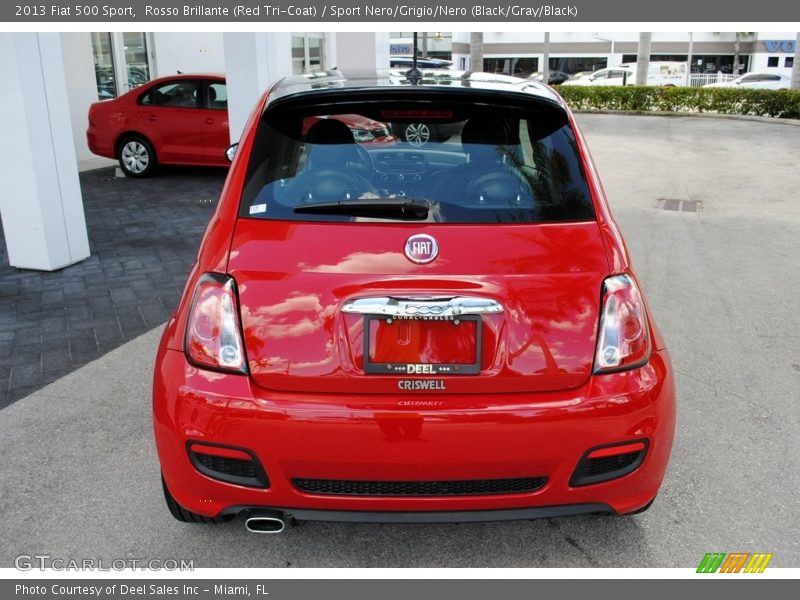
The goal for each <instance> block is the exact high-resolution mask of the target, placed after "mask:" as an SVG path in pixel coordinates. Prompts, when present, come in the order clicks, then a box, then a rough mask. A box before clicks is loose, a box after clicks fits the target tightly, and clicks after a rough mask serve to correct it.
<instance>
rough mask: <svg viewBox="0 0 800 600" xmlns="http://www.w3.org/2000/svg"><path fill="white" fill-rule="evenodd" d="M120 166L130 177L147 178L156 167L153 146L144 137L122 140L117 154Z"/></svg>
mask: <svg viewBox="0 0 800 600" xmlns="http://www.w3.org/2000/svg"><path fill="white" fill-rule="evenodd" d="M117 158H118V159H119V166H120V168H121V169H122V170H123V172H124V173H125V174H126V175H128V176H129V177H147V176H148V175H152V174H153V171H154V170H155V167H156V153H155V151H154V150H153V146H152V145H151V144H150V142H148V141H147V140H146V139H144V138H143V137H139V136H133V137H128V138H125V139H124V140H122V142H121V143H120V144H119V151H118V152H117Z"/></svg>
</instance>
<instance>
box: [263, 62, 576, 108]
mask: <svg viewBox="0 0 800 600" xmlns="http://www.w3.org/2000/svg"><path fill="white" fill-rule="evenodd" d="M421 72H422V80H421V81H419V82H417V83H415V82H412V81H411V80H410V79H409V78H408V77H407V76H406V70H405V69H389V70H385V71H348V73H346V74H345V73H342V72H340V71H338V70H336V69H333V70H330V71H323V72H320V73H312V74H307V75H295V76H292V77H286V78H284V79H282V80H280V81H279V82H278V83H277V84H276V86H275V87H274V88H273V89H272V92H271V93H270V96H269V99H268V101H267V105H268V106H269V104H271V103H273V102H275V101H276V100H279V99H288V98H290V97H293V96H296V95H300V94H302V95H304V96H305V95H309V94H313V95H316V94H318V93H319V94H320V95H325V96H328V95H330V94H333V95H335V94H336V93H337V92H339V91H341V92H342V93H343V94H346V93H348V92H354V91H357V90H363V91H365V92H366V91H368V90H373V91H374V90H376V89H381V88H384V89H386V90H387V91H388V90H389V89H392V90H393V91H394V90H397V92H398V93H402V92H400V90H402V89H407V90H408V93H409V94H411V93H413V91H414V90H417V92H419V91H421V90H423V89H424V90H426V91H434V90H441V91H442V92H450V91H451V90H452V91H453V92H455V93H458V92H459V90H462V91H466V92H473V93H475V92H478V93H487V92H489V93H497V94H501V95H504V96H506V97H508V96H515V97H517V98H525V97H527V98H536V99H539V100H543V101H545V102H546V103H548V104H553V105H558V106H562V101H561V98H560V97H559V96H558V95H557V94H556V93H555V92H554V91H553V90H552V89H551V88H549V87H547V86H545V85H542V84H541V83H539V82H536V81H532V80H528V79H520V78H518V77H510V76H508V75H502V74H495V73H478V72H472V71H452V70H445V69H430V70H427V69H421Z"/></svg>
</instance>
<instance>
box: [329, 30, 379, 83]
mask: <svg viewBox="0 0 800 600" xmlns="http://www.w3.org/2000/svg"><path fill="white" fill-rule="evenodd" d="M335 65H336V68H337V69H339V70H340V71H342V72H343V73H344V74H345V75H347V72H348V71H353V70H361V71H363V70H375V69H388V68H389V34H388V33H387V32H380V31H379V32H377V33H355V32H344V33H343V32H340V33H337V34H336V62H335Z"/></svg>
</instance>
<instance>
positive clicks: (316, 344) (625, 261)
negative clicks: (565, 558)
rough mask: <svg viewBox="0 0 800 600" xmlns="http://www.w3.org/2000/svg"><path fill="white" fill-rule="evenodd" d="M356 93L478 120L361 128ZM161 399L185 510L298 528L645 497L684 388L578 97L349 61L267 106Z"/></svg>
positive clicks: (625, 502) (636, 505)
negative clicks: (406, 132)
mask: <svg viewBox="0 0 800 600" xmlns="http://www.w3.org/2000/svg"><path fill="white" fill-rule="evenodd" d="M337 114H338V115H361V116H363V117H364V118H365V119H370V120H374V121H378V122H383V123H389V122H390V123H400V124H402V123H404V122H407V123H420V122H428V123H431V124H432V125H436V124H447V125H457V127H454V129H457V130H459V131H460V134H459V135H457V136H453V137H451V138H450V139H448V140H447V141H439V142H437V141H431V142H429V143H428V144H426V145H425V146H424V147H417V146H414V145H411V144H409V143H406V142H398V143H395V144H390V145H360V144H358V143H356V140H355V139H354V136H353V133H352V131H351V130H350V128H348V127H347V126H346V125H345V124H344V123H343V122H342V121H341V120H339V119H336V118H335V117H336V115H337ZM331 117H333V118H331ZM153 411H154V422H155V438H156V443H157V447H158V454H159V457H160V461H161V468H162V473H163V482H164V493H165V495H166V500H167V504H168V506H169V508H170V511H171V512H172V514H173V515H174V516H175V517H176V518H177V519H179V520H181V521H189V522H212V521H218V520H224V519H228V518H232V517H233V516H235V515H237V514H239V513H244V515H245V518H246V525H247V527H248V529H250V530H251V531H258V532H276V531H280V530H282V529H283V527H284V523H286V522H287V521H290V520H292V519H297V520H330V521H367V522H409V521H417V522H420V521H421V522H443V521H481V520H484V521H489V520H502V519H530V518H536V517H550V516H559V515H573V514H580V513H594V512H607V513H617V514H630V513H635V512H640V511H642V510H644V509H646V508H647V507H648V506H649V505H650V503H651V502H652V501H653V499H654V498H655V496H656V494H657V492H658V489H659V486H660V485H661V481H662V479H663V476H664V472H665V470H666V468H667V461H668V459H669V454H670V449H671V446H672V439H673V431H674V424H675V391H674V385H673V379H672V374H671V367H670V362H669V356H668V354H667V350H666V348H665V346H664V342H663V340H662V338H661V336H660V334H659V332H658V329H657V328H656V326H655V324H654V322H653V319H652V316H651V315H650V312H649V310H648V307H647V304H646V302H645V299H644V297H643V295H642V292H641V290H640V287H639V284H638V282H637V279H636V275H635V274H634V272H633V270H632V268H631V264H630V260H629V258H628V255H627V251H626V249H625V245H624V242H623V240H622V238H621V236H620V233H619V230H618V228H617V226H616V225H615V223H614V221H613V219H612V217H611V215H610V213H609V209H608V206H607V203H606V199H605V197H604V194H603V189H602V187H601V185H600V181H599V179H598V176H597V173H596V171H595V168H594V166H593V164H592V161H591V159H590V156H589V152H588V150H587V148H586V145H585V142H584V140H583V138H582V136H581V134H580V132H579V131H578V128H577V126H576V124H575V122H574V120H573V118H572V115H571V114H570V112H569V110H568V109H567V107H566V106H565V105H564V102H563V101H562V100H561V98H560V97H559V96H558V95H557V94H556V93H555V92H553V91H552V90H551V89H549V88H547V87H545V86H542V85H541V84H538V83H535V82H531V81H524V80H519V79H514V78H510V77H503V76H495V75H488V74H479V73H473V74H461V73H452V74H451V77H450V78H449V79H448V80H447V81H444V80H443V78H442V76H441V73H439V74H438V75H437V77H436V79H435V80H432V81H431V82H427V81H426V80H424V79H423V80H422V81H421V82H420V81H413V82H409V81H404V80H400V79H398V78H396V77H395V78H381V77H373V78H370V79H358V78H356V79H345V78H344V77H343V76H342V75H341V74H338V73H336V72H332V73H331V74H330V76H328V77H318V76H317V77H315V78H314V80H313V82H311V81H307V80H306V79H304V78H290V79H287V80H284V81H283V82H281V83H279V84H277V85H276V86H274V87H273V88H272V89H271V90H270V91H269V92H268V93H267V94H265V96H264V97H263V98H262V99H261V101H260V102H259V104H258V106H257V107H256V108H255V110H254V112H253V114H252V116H251V118H250V121H249V123H248V125H247V127H246V129H245V132H244V134H243V136H242V140H241V143H240V145H239V147H238V150H237V152H236V156H235V159H234V161H233V165H232V167H231V170H230V172H229V175H228V179H227V182H226V184H225V188H224V189H223V192H222V197H221V200H220V202H219V205H218V208H217V211H216V214H215V215H214V217H213V218H212V220H211V223H210V224H209V226H208V229H207V231H206V234H205V238H204V239H203V243H202V246H201V249H200V252H199V255H198V259H197V263H196V264H195V266H194V269H193V270H192V272H191V274H190V276H189V280H188V283H187V286H186V290H185V292H184V295H183V299H182V301H181V302H180V305H179V306H178V308H177V310H176V312H175V314H174V316H173V317H172V319H171V320H170V321H169V323H168V325H167V327H166V330H165V332H164V336H163V339H162V341H161V345H160V348H159V351H158V357H157V362H156V369H155V381H154V387H153Z"/></svg>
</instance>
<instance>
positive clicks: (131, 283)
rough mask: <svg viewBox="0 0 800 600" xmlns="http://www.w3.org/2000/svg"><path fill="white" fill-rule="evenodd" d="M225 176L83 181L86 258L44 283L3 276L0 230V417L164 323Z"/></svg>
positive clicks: (199, 172)
mask: <svg viewBox="0 0 800 600" xmlns="http://www.w3.org/2000/svg"><path fill="white" fill-rule="evenodd" d="M225 174H226V171H225V170H224V169H186V168H171V169H164V170H163V172H162V176H161V177H157V178H153V179H127V178H116V177H115V176H114V168H113V167H112V168H107V169H99V170H97V171H90V172H87V173H81V176H80V182H81V191H82V193H83V205H84V213H85V215H86V228H87V230H88V232H89V248H90V250H91V256H90V257H89V258H88V259H86V260H85V261H83V262H80V263H78V264H76V265H73V266H71V267H68V268H66V269H61V270H59V271H54V272H51V273H48V272H38V271H23V270H19V269H14V268H12V267H10V266H9V264H8V254H7V252H6V247H5V240H4V239H3V233H2V230H0V408H2V407H4V406H6V405H8V404H10V403H11V402H14V401H16V400H19V399H20V398H22V397H23V396H27V395H28V394H30V393H31V392H33V391H34V390H37V389H39V388H41V387H42V386H43V385H45V384H47V383H50V382H52V381H55V380H56V379H58V378H59V377H63V376H64V375H66V374H67V373H69V372H70V371H73V370H75V369H76V368H78V367H80V366H82V365H85V364H86V363H88V362H89V361H92V360H95V359H96V358H98V357H100V356H102V355H103V354H105V353H106V352H108V351H109V350H112V349H113V348H116V347H117V346H119V345H120V344H123V343H124V342H126V341H129V340H132V339H133V338H135V337H138V336H140V335H141V334H142V333H144V332H145V331H147V330H149V329H152V328H153V327H156V326H157V325H160V324H161V323H163V322H164V321H166V319H167V317H168V316H169V314H170V312H172V309H173V308H174V307H175V305H176V304H177V302H178V299H179V298H180V294H181V291H182V290H183V285H184V283H185V282H186V275H187V274H188V272H189V267H190V266H191V264H192V263H193V262H194V259H195V255H196V254H197V247H198V245H199V243H200V237H201V236H202V234H203V230H204V229H205V226H206V223H207V222H208V217H209V215H210V214H211V212H212V210H213V209H214V206H216V200H217V197H218V196H219V192H220V190H221V189H222V183H223V181H224V179H225Z"/></svg>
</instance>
